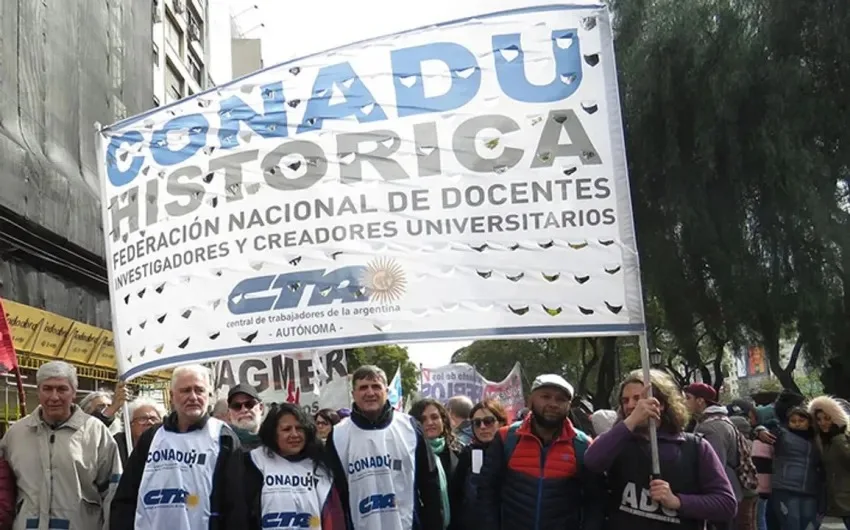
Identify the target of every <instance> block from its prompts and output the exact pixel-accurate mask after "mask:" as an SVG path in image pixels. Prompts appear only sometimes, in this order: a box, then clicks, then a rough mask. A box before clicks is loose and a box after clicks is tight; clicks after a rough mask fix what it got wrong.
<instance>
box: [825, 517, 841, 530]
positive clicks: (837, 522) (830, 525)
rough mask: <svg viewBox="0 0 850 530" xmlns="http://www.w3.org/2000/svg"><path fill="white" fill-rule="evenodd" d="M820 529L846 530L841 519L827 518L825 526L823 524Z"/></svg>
mask: <svg viewBox="0 0 850 530" xmlns="http://www.w3.org/2000/svg"><path fill="white" fill-rule="evenodd" d="M820 528H821V530H844V523H842V522H841V519H836V518H835V517H827V518H826V519H824V520H823V524H821V526H820Z"/></svg>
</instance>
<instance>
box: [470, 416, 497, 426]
mask: <svg viewBox="0 0 850 530" xmlns="http://www.w3.org/2000/svg"><path fill="white" fill-rule="evenodd" d="M495 423H496V418H494V417H493V416H488V417H486V418H475V419H474V420H472V424H473V425H474V426H476V427H478V428H479V429H480V428H481V427H483V426H487V427H490V426H492V425H493V424H495Z"/></svg>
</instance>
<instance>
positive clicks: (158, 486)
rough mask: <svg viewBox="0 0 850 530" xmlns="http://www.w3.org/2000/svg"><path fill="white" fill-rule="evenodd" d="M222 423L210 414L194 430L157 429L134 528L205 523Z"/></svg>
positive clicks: (181, 528)
mask: <svg viewBox="0 0 850 530" xmlns="http://www.w3.org/2000/svg"><path fill="white" fill-rule="evenodd" d="M223 426H224V423H222V422H221V421H219V420H217V419H215V418H209V419H208V420H207V423H206V425H204V427H203V428H202V429H198V430H196V431H189V432H185V433H178V432H171V431H166V430H165V429H164V428H159V429H157V431H156V434H154V437H153V440H152V441H151V448H150V451H149V452H148V459H147V463H146V464H145V471H144V473H143V475H142V483H141V486H140V488H139V499H138V503H137V505H136V525H135V528H136V530H160V529H167V530H201V529H206V528H209V523H210V509H211V501H210V495H211V494H212V486H213V473H214V472H215V464H216V460H217V459H218V453H219V450H220V442H219V436H221V429H222V427H223Z"/></svg>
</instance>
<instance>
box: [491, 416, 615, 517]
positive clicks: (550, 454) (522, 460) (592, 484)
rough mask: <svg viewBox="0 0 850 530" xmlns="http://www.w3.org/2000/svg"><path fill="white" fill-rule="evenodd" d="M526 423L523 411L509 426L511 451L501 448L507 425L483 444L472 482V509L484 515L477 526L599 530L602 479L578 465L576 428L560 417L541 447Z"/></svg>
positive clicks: (603, 489) (602, 509)
mask: <svg viewBox="0 0 850 530" xmlns="http://www.w3.org/2000/svg"><path fill="white" fill-rule="evenodd" d="M532 422H533V415H529V417H527V418H526V419H525V420H524V421H523V422H522V424H521V425H520V426H519V428H518V429H516V430H515V433H514V435H515V436H516V445H515V446H514V447H513V450H510V449H508V450H506V444H505V439H506V437H508V436H509V434H508V433H509V430H510V427H503V428H502V429H500V430H499V433H498V435H497V436H496V437H495V438H494V439H493V442H492V443H491V444H490V447H488V448H487V453H486V455H485V457H484V466H483V468H482V470H481V479H480V480H479V486H478V503H479V510H478V513H479V514H480V516H481V518H482V519H484V520H482V521H481V523H482V524H481V526H480V527H481V528H487V529H493V530H544V529H545V530H548V529H550V528H551V529H556V528H557V529H558V530H599V529H600V528H602V524H603V522H604V499H605V487H604V481H603V480H602V477H601V476H600V475H596V474H594V473H590V472H589V471H587V470H586V469H584V466H583V464H582V461H583V458H576V456H577V455H576V450H575V443H574V442H575V438H576V436H577V433H578V432H579V431H576V430H575V429H574V428H573V425H572V423H570V421H569V420H565V421H564V426H563V429H562V430H561V433H560V434H559V435H558V436H557V437H556V438H555V439H554V440H552V442H550V443H549V444H548V445H546V446H544V445H543V443H542V441H541V440H540V438H539V437H537V435H535V434H534V432H533V429H532ZM580 435H581V436H586V435H584V433H581V434H580ZM508 445H509V446H511V445H513V443H511V442H509V443H508ZM508 453H509V454H508Z"/></svg>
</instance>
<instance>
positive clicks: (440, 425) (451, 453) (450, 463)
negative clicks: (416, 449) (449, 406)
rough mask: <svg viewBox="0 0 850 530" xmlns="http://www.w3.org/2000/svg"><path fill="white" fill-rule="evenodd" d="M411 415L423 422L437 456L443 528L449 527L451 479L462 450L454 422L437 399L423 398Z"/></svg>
mask: <svg viewBox="0 0 850 530" xmlns="http://www.w3.org/2000/svg"><path fill="white" fill-rule="evenodd" d="M410 415H411V416H413V417H414V418H416V419H417V420H419V423H421V424H422V433H423V434H424V435H425V439H426V440H428V443H430V444H431V449H432V450H433V451H434V455H435V456H436V457H437V472H438V474H439V477H440V494H441V495H442V501H443V502H442V504H443V528H448V526H449V522H450V520H451V507H450V506H451V505H450V504H449V491H450V490H451V484H450V482H449V479H450V478H451V477H452V476H453V475H454V472H455V468H456V467H457V455H458V452H459V451H460V447H458V445H457V443H456V442H455V438H454V434H452V424H451V421H449V412H448V411H447V410H446V407H444V406H443V404H442V403H440V402H439V401H437V400H436V399H430V398H427V399H422V400H419V401H417V402H416V403H414V404H413V405H412V406H411V407H410Z"/></svg>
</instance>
